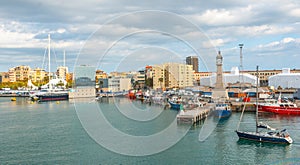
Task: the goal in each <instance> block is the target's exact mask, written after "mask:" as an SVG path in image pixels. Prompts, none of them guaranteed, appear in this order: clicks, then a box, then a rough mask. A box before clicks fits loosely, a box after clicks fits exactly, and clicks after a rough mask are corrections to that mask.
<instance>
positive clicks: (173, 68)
mask: <svg viewBox="0 0 300 165" xmlns="http://www.w3.org/2000/svg"><path fill="white" fill-rule="evenodd" d="M152 71H153V88H154V89H158V88H162V89H163V88H184V87H190V86H193V81H194V70H193V66H192V65H186V64H180V63H165V64H162V65H155V66H153V68H152Z"/></svg>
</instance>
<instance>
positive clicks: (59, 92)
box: [32, 34, 69, 102]
mask: <svg viewBox="0 0 300 165" xmlns="http://www.w3.org/2000/svg"><path fill="white" fill-rule="evenodd" d="M50 40H51V39H50V34H48V69H49V83H48V88H47V89H43V90H41V91H40V92H38V93H36V94H35V95H34V96H33V97H32V98H37V100H38V101H39V102H44V101H61V100H68V99H69V92H68V91H65V90H63V89H53V88H52V84H51V74H50V73H51V72H50Z"/></svg>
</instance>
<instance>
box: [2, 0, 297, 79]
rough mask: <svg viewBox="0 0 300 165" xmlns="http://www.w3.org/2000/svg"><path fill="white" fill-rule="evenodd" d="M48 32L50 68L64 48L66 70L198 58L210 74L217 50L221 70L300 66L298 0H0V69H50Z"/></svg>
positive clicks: (108, 69) (127, 67)
mask: <svg viewBox="0 0 300 165" xmlns="http://www.w3.org/2000/svg"><path fill="white" fill-rule="evenodd" d="M48 34H50V35H51V49H50V50H51V51H50V54H51V56H50V59H51V64H50V65H51V71H54V70H55V68H56V67H57V66H61V65H63V52H64V51H65V52H66V65H67V66H68V67H69V69H70V70H71V71H73V70H74V68H75V66H77V65H81V64H85V65H91V66H95V67H96V68H98V69H102V70H104V71H105V72H108V73H109V72H112V71H134V70H139V69H142V68H143V67H145V66H146V65H159V64H162V63H166V62H179V63H184V62H185V58H186V57H187V56H198V57H199V69H200V71H215V68H216V67H215V57H216V55H217V52H218V51H221V53H222V55H223V69H224V70H230V69H231V67H234V66H239V67H240V68H241V69H243V70H255V68H256V65H259V67H260V69H282V68H291V69H300V63H299V60H300V54H299V48H300V2H299V1H298V0H286V1H284V2H283V1H281V0H280V1H279V0H271V1H270V0H259V1H258V0H245V1H235V0H224V1H219V0H210V1H204V0H191V1H178V0H164V1H158V0H152V1H139V0H136V1H134V0H126V1H122V0H109V1H108V0H86V1H79V0H73V1H66V0H26V1H21V0H10V1H1V2H0V57H1V60H0V71H2V72H5V71H8V69H9V68H11V67H15V66H18V65H29V66H30V67H31V68H33V69H34V68H37V67H39V68H44V69H45V70H47V69H48V61H47V60H48V56H47V55H48V54H47V47H48V38H47V36H48ZM239 44H243V47H242V49H240V47H239ZM241 50H242V51H241ZM241 52H242V63H241V62H240V53H241Z"/></svg>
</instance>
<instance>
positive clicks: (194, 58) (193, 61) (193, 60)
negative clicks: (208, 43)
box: [186, 56, 199, 72]
mask: <svg viewBox="0 0 300 165" xmlns="http://www.w3.org/2000/svg"><path fill="white" fill-rule="evenodd" d="M198 61H199V60H198V57H197V56H188V57H187V58H186V64H187V65H192V66H193V70H194V71H195V72H198V71H199V69H198V68H199V62H198Z"/></svg>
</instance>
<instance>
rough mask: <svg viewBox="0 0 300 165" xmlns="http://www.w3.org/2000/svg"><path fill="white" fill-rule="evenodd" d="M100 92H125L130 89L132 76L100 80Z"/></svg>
mask: <svg viewBox="0 0 300 165" xmlns="http://www.w3.org/2000/svg"><path fill="white" fill-rule="evenodd" d="M98 82H99V88H100V92H125V91H129V90H130V89H131V88H132V86H131V78H122V77H109V78H101V79H99V80H98Z"/></svg>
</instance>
